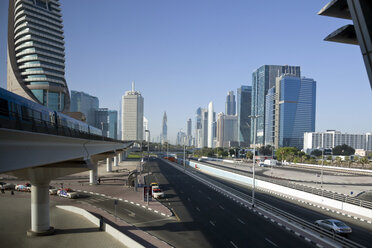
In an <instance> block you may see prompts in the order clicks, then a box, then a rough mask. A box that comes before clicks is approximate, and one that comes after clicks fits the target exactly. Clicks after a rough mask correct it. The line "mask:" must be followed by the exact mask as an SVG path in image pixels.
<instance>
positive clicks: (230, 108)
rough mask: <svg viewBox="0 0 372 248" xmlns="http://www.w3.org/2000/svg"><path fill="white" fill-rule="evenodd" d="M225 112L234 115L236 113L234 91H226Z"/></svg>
mask: <svg viewBox="0 0 372 248" xmlns="http://www.w3.org/2000/svg"><path fill="white" fill-rule="evenodd" d="M225 112H226V115H235V114H236V102H235V95H234V91H229V92H227V96H226V103H225Z"/></svg>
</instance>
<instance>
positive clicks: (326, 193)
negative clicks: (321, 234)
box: [198, 162, 372, 209]
mask: <svg viewBox="0 0 372 248" xmlns="http://www.w3.org/2000/svg"><path fill="white" fill-rule="evenodd" d="M198 163H200V162H198ZM204 163H205V162H204ZM208 166H212V167H215V168H217V169H221V167H222V168H223V169H224V170H226V171H230V172H233V173H236V174H239V175H243V176H247V175H251V174H252V173H250V172H247V171H243V170H240V169H235V168H230V167H227V166H223V165H215V164H211V163H208ZM255 177H256V178H257V179H260V180H262V181H266V182H271V183H275V184H278V185H282V186H285V187H288V188H292V189H297V190H301V191H304V192H307V193H311V194H315V195H319V196H323V197H327V198H330V199H333V200H338V201H341V202H345V203H350V204H353V205H356V206H360V207H364V208H369V209H372V202H370V201H365V200H360V199H355V198H353V197H349V196H347V195H345V194H340V193H337V192H333V191H328V190H324V189H323V190H322V189H318V188H314V187H310V186H306V185H300V184H297V183H292V182H287V181H284V180H283V179H275V178H270V179H269V178H267V177H263V176H257V175H256V176H255Z"/></svg>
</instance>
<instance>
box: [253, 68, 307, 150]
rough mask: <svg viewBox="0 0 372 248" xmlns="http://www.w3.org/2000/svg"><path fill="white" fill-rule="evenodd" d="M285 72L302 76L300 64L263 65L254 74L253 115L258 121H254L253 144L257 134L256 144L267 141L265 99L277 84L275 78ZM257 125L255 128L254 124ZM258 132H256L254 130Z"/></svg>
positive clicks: (262, 143) (259, 144)
mask: <svg viewBox="0 0 372 248" xmlns="http://www.w3.org/2000/svg"><path fill="white" fill-rule="evenodd" d="M284 73H291V74H292V75H295V76H297V77H300V76H301V73H300V67H299V66H288V65H284V66H281V65H263V66H261V67H260V68H258V69H257V70H256V71H254V72H253V74H252V102H251V115H252V116H257V118H256V121H255V122H254V121H252V122H251V123H252V127H251V144H253V140H254V136H255V135H257V136H256V146H262V145H264V143H265V108H266V105H265V100H266V98H265V97H266V94H267V91H268V90H269V89H270V88H272V87H273V86H274V85H275V78H276V77H277V76H280V75H282V74H284ZM255 123H256V125H257V127H256V128H255V127H254V125H255ZM255 129H256V133H255V134H254V130H255Z"/></svg>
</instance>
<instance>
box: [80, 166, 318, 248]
mask: <svg viewBox="0 0 372 248" xmlns="http://www.w3.org/2000/svg"><path fill="white" fill-rule="evenodd" d="M145 168H146V169H149V170H150V171H151V172H152V174H151V175H150V176H149V178H148V179H147V180H148V182H158V183H159V184H160V187H161V188H162V189H163V190H164V192H165V194H166V198H165V199H162V200H161V201H162V203H163V204H165V205H166V206H167V207H169V208H170V209H172V211H173V212H174V214H175V217H174V218H167V217H164V216H161V215H159V214H156V213H153V212H150V211H148V210H145V209H142V208H141V207H138V206H135V205H132V204H130V203H125V202H121V201H119V202H118V205H117V216H118V217H120V218H121V219H123V220H125V221H126V222H128V223H130V224H132V225H135V226H136V227H138V228H140V229H142V230H144V231H147V232H149V233H150V234H152V235H154V236H156V237H158V238H160V239H162V240H164V241H166V242H167V243H169V244H171V245H172V246H174V247H300V246H301V247H303V248H305V247H312V245H311V244H310V243H308V242H307V241H305V240H303V239H301V238H298V237H297V236H295V235H293V234H292V233H290V232H288V231H286V230H285V229H284V228H282V227H279V226H277V225H274V224H272V223H271V222H269V221H267V220H266V219H264V218H263V217H260V216H258V215H256V214H254V213H252V212H251V211H249V210H248V209H246V208H245V207H242V206H241V205H239V204H236V203H235V202H234V201H232V200H230V199H228V198H226V197H224V196H222V195H221V194H219V193H217V192H215V191H213V190H212V189H210V188H209V187H207V186H205V185H204V184H202V183H200V182H198V181H196V180H195V179H193V178H190V177H189V176H187V175H185V174H184V173H182V172H180V171H178V170H177V169H175V168H173V167H171V166H170V165H168V164H167V163H165V162H163V161H161V160H159V159H156V160H151V161H150V162H149V163H146V166H145ZM79 200H80V201H85V202H88V203H90V204H93V205H96V206H97V207H100V208H102V209H105V210H106V211H108V212H110V213H112V214H113V213H114V211H115V210H114V200H113V199H109V198H105V197H102V196H90V197H87V198H81V199H79Z"/></svg>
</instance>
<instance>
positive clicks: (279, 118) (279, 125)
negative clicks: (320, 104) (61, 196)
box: [265, 74, 316, 149]
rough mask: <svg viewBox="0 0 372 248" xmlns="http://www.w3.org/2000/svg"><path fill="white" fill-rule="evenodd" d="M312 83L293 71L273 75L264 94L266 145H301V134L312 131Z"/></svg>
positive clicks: (313, 114)
mask: <svg viewBox="0 0 372 248" xmlns="http://www.w3.org/2000/svg"><path fill="white" fill-rule="evenodd" d="M315 103H316V82H315V81H314V80H313V79H309V78H300V77H297V76H295V75H293V74H284V75H281V76H279V77H277V78H276V85H275V86H273V87H272V88H271V89H270V90H269V91H268V94H267V96H266V132H265V141H266V144H270V145H274V146H275V147H276V148H278V147H283V146H292V147H297V148H298V149H302V148H303V143H304V141H303V140H304V133H305V132H314V131H315Z"/></svg>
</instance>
